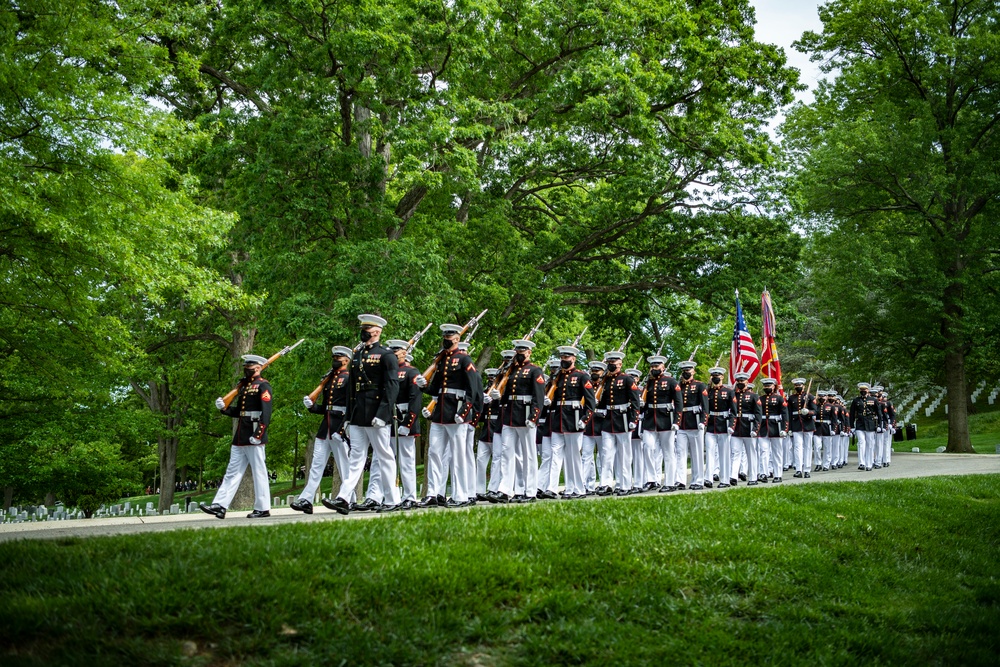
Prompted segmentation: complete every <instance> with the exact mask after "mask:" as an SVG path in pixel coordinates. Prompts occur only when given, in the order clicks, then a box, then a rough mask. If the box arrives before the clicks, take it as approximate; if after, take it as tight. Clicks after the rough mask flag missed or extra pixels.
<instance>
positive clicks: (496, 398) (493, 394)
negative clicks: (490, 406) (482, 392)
mask: <svg viewBox="0 0 1000 667" xmlns="http://www.w3.org/2000/svg"><path fill="white" fill-rule="evenodd" d="M490 398H492V399H493V400H494V401H499V400H500V390H499V389H490Z"/></svg>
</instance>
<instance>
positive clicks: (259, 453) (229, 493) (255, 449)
mask: <svg viewBox="0 0 1000 667" xmlns="http://www.w3.org/2000/svg"><path fill="white" fill-rule="evenodd" d="M247 465H249V466H250V474H252V475H253V508H254V509H255V510H260V511H262V512H263V511H264V510H270V509H271V486H270V481H269V480H268V478H267V464H266V463H265V462H264V445H244V446H242V447H241V446H238V445H232V446H231V447H230V448H229V465H228V466H227V467H226V476H225V477H223V478H222V484H220V485H219V490H218V491H216V492H215V498H214V499H213V500H212V502H213V503H218V504H219V505H222V506H223V507H225V508H226V509H229V503H231V502H233V496H235V495H236V490H237V489H239V488H240V482H242V481H243V473H244V472H246V469H247Z"/></svg>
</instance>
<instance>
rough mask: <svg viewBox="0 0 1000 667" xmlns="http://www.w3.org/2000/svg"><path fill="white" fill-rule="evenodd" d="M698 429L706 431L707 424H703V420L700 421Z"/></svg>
mask: <svg viewBox="0 0 1000 667" xmlns="http://www.w3.org/2000/svg"><path fill="white" fill-rule="evenodd" d="M698 430H699V431H704V430H705V425H704V424H702V423H701V422H698Z"/></svg>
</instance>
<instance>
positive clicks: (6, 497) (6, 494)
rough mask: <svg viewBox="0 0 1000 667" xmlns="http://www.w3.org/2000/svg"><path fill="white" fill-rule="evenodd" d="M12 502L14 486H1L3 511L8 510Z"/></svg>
mask: <svg viewBox="0 0 1000 667" xmlns="http://www.w3.org/2000/svg"><path fill="white" fill-rule="evenodd" d="M13 502H14V487H13V486H5V487H3V511H4V512H6V511H7V510H9V509H10V506H11V504H12V503H13Z"/></svg>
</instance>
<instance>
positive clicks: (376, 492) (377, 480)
mask: <svg viewBox="0 0 1000 667" xmlns="http://www.w3.org/2000/svg"><path fill="white" fill-rule="evenodd" d="M366 458H367V457H366ZM365 499H366V500H374V501H375V502H377V503H378V504H379V505H381V504H382V503H383V502H384V501H385V494H384V493H382V471H381V470H380V469H379V466H378V465H377V464H376V463H375V458H374V457H372V467H371V469H370V470H369V471H368V488H367V489H366V490H365Z"/></svg>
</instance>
